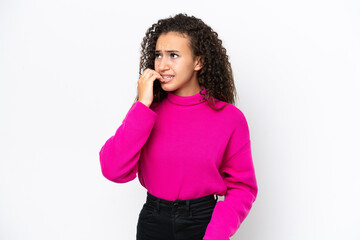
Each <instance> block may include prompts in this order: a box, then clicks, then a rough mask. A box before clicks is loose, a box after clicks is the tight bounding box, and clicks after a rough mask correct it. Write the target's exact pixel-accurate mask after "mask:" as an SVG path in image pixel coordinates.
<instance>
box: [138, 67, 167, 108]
mask: <svg viewBox="0 0 360 240" xmlns="http://www.w3.org/2000/svg"><path fill="white" fill-rule="evenodd" d="M156 79H159V81H163V79H162V77H161V75H160V74H159V73H158V72H156V71H155V70H153V69H150V68H147V69H145V71H144V72H143V73H142V74H141V76H140V78H139V80H138V93H139V101H140V102H142V103H143V104H145V105H146V106H148V107H150V105H151V103H152V102H153V100H154V93H153V86H154V81H155V80H156Z"/></svg>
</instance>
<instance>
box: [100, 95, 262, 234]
mask: <svg viewBox="0 0 360 240" xmlns="http://www.w3.org/2000/svg"><path fill="white" fill-rule="evenodd" d="M202 91H203V92H204V93H205V92H206V89H203V90H202ZM216 104H217V107H219V106H222V105H223V104H226V103H225V102H222V101H219V100H217V102H216ZM99 155H100V163H101V169H102V173H103V175H104V176H105V177H106V178H107V179H109V180H111V181H113V182H117V183H125V182H129V181H131V180H133V179H135V178H136V174H137V175H138V178H139V181H140V183H141V185H142V186H144V188H146V189H147V191H148V192H149V193H151V194H152V195H154V196H157V197H159V198H163V199H166V200H171V201H173V200H176V199H182V200H186V199H192V198H199V197H203V196H206V195H210V194H217V195H220V196H223V195H225V198H224V201H218V202H217V203H216V206H215V209H214V212H213V214H212V217H211V221H210V223H209V225H208V227H207V230H206V233H205V236H204V239H205V240H228V239H229V237H231V236H232V235H234V233H235V232H236V231H237V229H238V228H239V227H240V224H241V222H242V221H243V220H244V219H245V217H246V216H247V215H248V213H249V211H250V209H251V207H252V203H253V202H254V201H255V198H256V195H257V191H258V188H257V182H256V178H255V171H254V166H253V162H252V155H251V148H250V136H249V129H248V125H247V121H246V119H245V116H244V114H243V113H242V112H241V111H240V110H239V109H238V108H236V107H235V106H234V105H232V104H228V105H227V106H226V107H225V108H224V109H223V110H221V111H215V110H213V109H211V108H210V107H209V106H208V104H207V103H206V101H204V100H202V95H201V94H200V93H197V94H195V95H192V96H186V97H184V96H178V95H175V94H174V93H172V92H168V97H167V98H166V99H164V100H163V101H162V102H160V103H153V104H152V105H151V106H150V108H149V107H147V106H146V105H144V104H143V103H142V102H140V101H137V102H136V103H135V104H133V106H132V107H131V108H130V110H129V111H128V113H127V114H126V117H125V118H124V120H123V121H122V124H121V126H120V127H119V128H118V129H117V131H116V133H115V135H114V136H112V137H111V138H110V139H109V140H107V141H106V143H105V144H104V146H103V147H102V148H101V151H100V153H99Z"/></svg>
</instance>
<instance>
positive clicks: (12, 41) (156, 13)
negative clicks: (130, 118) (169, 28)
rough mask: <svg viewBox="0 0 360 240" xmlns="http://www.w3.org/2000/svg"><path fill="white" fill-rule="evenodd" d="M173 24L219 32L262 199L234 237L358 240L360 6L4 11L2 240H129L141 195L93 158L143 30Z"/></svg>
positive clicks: (125, 98)
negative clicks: (180, 20) (185, 20)
mask: <svg viewBox="0 0 360 240" xmlns="http://www.w3.org/2000/svg"><path fill="white" fill-rule="evenodd" d="M180 12H185V13H188V14H189V15H195V16H197V17H199V18H201V19H203V20H204V21H205V22H206V23H207V24H209V25H210V26H211V27H212V28H213V29H214V30H215V31H217V32H218V33H219V37H220V38H221V39H222V40H223V44H224V46H225V47H226V49H227V51H228V55H229V56H230V60H231V63H232V67H233V70H234V76H235V80H236V86H237V89H238V94H239V98H238V104H237V107H239V108H240V109H241V110H242V111H243V112H244V114H245V116H246V118H247V120H248V124H249V128H250V135H251V140H252V152H253V160H254V164H255V170H256V175H257V180H258V185H259V193H258V198H257V200H256V202H255V203H254V205H253V208H252V210H251V212H250V214H249V216H248V218H246V220H245V221H244V222H243V224H242V226H241V227H240V229H239V230H238V232H237V233H236V234H235V235H234V237H232V239H247V240H250V239H252V240H255V239H256V240H260V239H261V240H297V239H299V240H304V239H306V240H308V239H311V240H312V239H314V240H315V239H316V240H319V239H327V240H335V239H347V240H355V239H360V230H359V229H360V228H359V227H358V225H359V222H360V211H359V209H360V208H359V203H360V186H359V183H360V176H359V175H360V174H359V166H360V164H359V161H360V154H359V150H358V149H359V135H360V128H359V123H360V114H359V103H360V97H359V92H360V86H359V80H360V3H359V2H358V1H355V0H353V1H351V0H346V1H344V0H332V1H331V0H330V1H329V0H326V1H325V0H323V1H321V0H302V1H285V0H283V1H280V0H274V1H266V0H259V1H208V0H207V1H193V0H191V1H183V0H182V1H174V2H173V1H143V2H139V1H128V2H126V4H125V3H124V2H123V1H115V0H114V1H109V0H105V1H88V0H87V1H85V0H67V1H54V0H53V1H49V0H38V1H35V0H34V1H30V0H28V1H26V0H22V1H21V0H19V1H16V0H0V79H1V86H0V104H1V105H0V106H1V118H0V121H1V124H0V151H1V156H0V160H1V161H0V239H2V240H13V239H14V240H15V239H16V240H24V239H26V240H28V239H34V240H35V239H36V240H42V239H44V240H45V239H52V240H57V239H87V240H92V239H94V240H95V239H99V240H100V239H126V240H127V239H135V233H136V223H137V219H138V214H139V212H140V209H141V207H142V204H143V203H144V201H145V197H146V189H144V188H143V187H142V186H141V185H140V183H139V181H138V179H137V178H136V179H135V180H133V181H131V182H129V183H126V184H115V183H112V182H110V181H108V180H106V179H105V178H104V177H103V176H102V174H101V170H100V163H99V155H98V154H99V151H100V148H101V147H102V145H103V144H104V143H105V141H106V140H107V139H108V138H109V137H111V136H112V135H113V134H114V133H115V131H116V129H117V128H118V126H120V124H121V122H122V119H123V118H124V117H125V114H126V113H127V111H128V109H129V108H130V106H131V103H132V102H133V100H134V98H135V96H136V91H137V80H138V65H139V57H140V42H141V40H142V38H143V36H144V34H145V31H146V30H147V28H148V27H150V26H151V24H152V23H154V22H156V21H157V20H158V19H160V18H165V17H169V16H172V15H174V14H176V13H180Z"/></svg>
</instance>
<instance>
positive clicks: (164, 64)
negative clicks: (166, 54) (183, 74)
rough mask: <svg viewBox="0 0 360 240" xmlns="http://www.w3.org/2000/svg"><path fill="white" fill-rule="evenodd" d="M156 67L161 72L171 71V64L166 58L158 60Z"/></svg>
mask: <svg viewBox="0 0 360 240" xmlns="http://www.w3.org/2000/svg"><path fill="white" fill-rule="evenodd" d="M156 66H157V68H158V71H159V72H162V71H166V70H168V69H169V64H168V61H167V60H166V58H160V59H156Z"/></svg>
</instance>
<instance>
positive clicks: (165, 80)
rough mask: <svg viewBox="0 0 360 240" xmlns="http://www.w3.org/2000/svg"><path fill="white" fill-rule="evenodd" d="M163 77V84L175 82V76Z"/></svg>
mask: <svg viewBox="0 0 360 240" xmlns="http://www.w3.org/2000/svg"><path fill="white" fill-rule="evenodd" d="M161 77H162V78H163V83H167V82H170V81H171V80H173V79H174V77H175V75H161Z"/></svg>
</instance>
